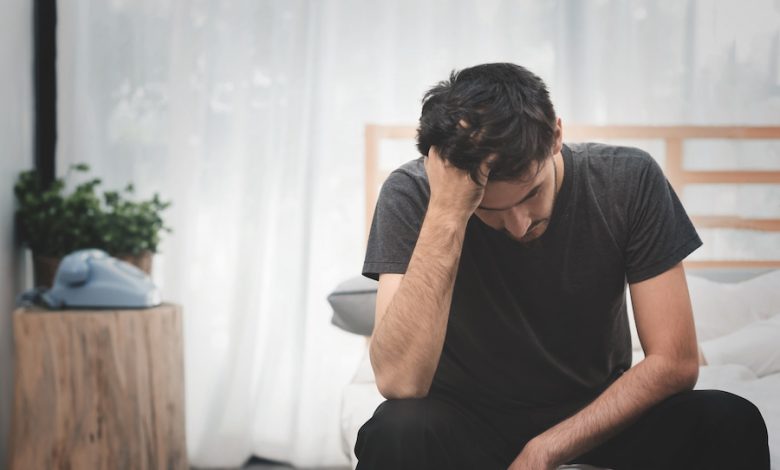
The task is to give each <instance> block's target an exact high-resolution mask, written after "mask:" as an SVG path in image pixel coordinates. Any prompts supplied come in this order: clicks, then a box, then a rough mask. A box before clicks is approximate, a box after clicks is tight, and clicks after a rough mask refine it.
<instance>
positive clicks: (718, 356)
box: [701, 306, 780, 377]
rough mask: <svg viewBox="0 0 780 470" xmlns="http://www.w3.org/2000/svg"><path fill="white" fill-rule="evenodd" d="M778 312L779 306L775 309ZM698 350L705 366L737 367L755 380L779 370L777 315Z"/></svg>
mask: <svg viewBox="0 0 780 470" xmlns="http://www.w3.org/2000/svg"><path fill="white" fill-rule="evenodd" d="M777 311H778V312H780V306H778V307H777ZM701 350H702V353H704V359H705V360H706V361H707V365H713V366H718V365H725V364H739V365H743V366H745V367H747V368H749V369H750V370H752V371H753V372H754V373H755V374H756V375H757V376H758V377H763V376H765V375H769V374H772V373H775V372H778V371H780V313H778V314H777V315H775V316H773V317H771V318H769V319H767V320H760V321H757V322H753V323H750V324H748V325H745V326H743V327H742V328H740V329H738V330H737V331H734V332H731V333H729V334H727V335H725V336H721V337H718V338H715V339H711V340H709V341H702V343H701Z"/></svg>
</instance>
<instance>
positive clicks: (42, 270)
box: [33, 251, 154, 287]
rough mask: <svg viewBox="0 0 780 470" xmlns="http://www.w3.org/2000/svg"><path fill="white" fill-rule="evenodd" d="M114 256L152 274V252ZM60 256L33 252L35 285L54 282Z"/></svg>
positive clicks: (60, 259)
mask: <svg viewBox="0 0 780 470" xmlns="http://www.w3.org/2000/svg"><path fill="white" fill-rule="evenodd" d="M111 256H113V257H114V258H117V259H121V260H122V261H127V262H128V263H130V264H132V265H133V266H135V267H137V268H138V269H140V270H141V271H143V272H145V273H146V274H148V275H149V276H151V275H152V257H153V256H154V253H152V252H151V251H144V252H142V253H141V254H139V255H111ZM60 261H62V257H59V258H55V257H52V256H40V255H36V254H34V253H33V281H34V283H35V286H36V287H38V286H46V287H51V286H52V285H53V284H54V276H55V275H56V274H57V268H58V267H59V266H60Z"/></svg>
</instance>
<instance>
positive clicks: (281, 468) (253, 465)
mask: <svg viewBox="0 0 780 470" xmlns="http://www.w3.org/2000/svg"><path fill="white" fill-rule="evenodd" d="M190 470H352V467H349V466H345V467H293V466H290V465H286V464H283V463H278V462H272V461H267V460H263V459H258V458H256V457H253V458H252V459H250V460H249V461H248V462H247V463H245V464H244V465H243V466H241V467H234V468H225V467H222V468H218V469H217V468H213V469H212V468H208V467H190Z"/></svg>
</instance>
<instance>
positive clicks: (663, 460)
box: [570, 390, 769, 470]
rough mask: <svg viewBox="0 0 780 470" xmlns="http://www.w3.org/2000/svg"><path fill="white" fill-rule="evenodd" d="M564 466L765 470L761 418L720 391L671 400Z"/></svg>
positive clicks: (765, 440) (752, 408)
mask: <svg viewBox="0 0 780 470" xmlns="http://www.w3.org/2000/svg"><path fill="white" fill-rule="evenodd" d="M570 463H584V464H590V465H596V466H601V467H608V468H611V469H613V470H623V469H632V470H634V469H670V470H671V469H681V470H682V469H684V470H695V469H707V470H716V469H737V468H740V469H741V468H745V469H748V468H749V469H751V470H752V469H755V470H769V445H768V438H767V430H766V424H765V423H764V419H763V417H762V416H761V412H760V411H759V410H758V408H756V406H755V405H753V404H752V403H751V402H749V401H748V400H746V399H744V398H742V397H740V396H737V395H734V394H732V393H728V392H723V391H720V390H692V391H686V392H682V393H678V394H676V395H672V396H671V397H669V398H667V399H666V400H664V401H662V402H661V403H658V404H657V405H656V406H654V407H653V408H651V409H649V410H648V411H647V412H646V413H645V414H644V415H643V416H642V417H641V418H639V420H637V421H636V422H635V423H633V424H632V425H631V426H629V427H628V428H626V429H625V430H623V431H622V432H621V433H620V434H618V435H617V436H615V437H614V438H612V439H611V440H609V441H607V442H605V443H604V444H602V445H601V446H599V447H596V448H595V449H593V450H592V451H590V452H588V453H586V454H584V455H582V456H580V457H578V458H576V459H574V460H573V461H572V462H570Z"/></svg>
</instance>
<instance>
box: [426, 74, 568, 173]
mask: <svg viewBox="0 0 780 470" xmlns="http://www.w3.org/2000/svg"><path fill="white" fill-rule="evenodd" d="M556 137H557V136H556V116H555V109H554V108H553V105H552V102H551V101H550V96H549V94H548V92H547V87H546V86H545V84H544V82H542V80H541V79H540V78H539V77H537V76H536V75H534V74H533V73H531V72H530V71H528V70H526V69H525V68H523V67H521V66H519V65H515V64H509V63H497V64H483V65H477V66H474V67H470V68H467V69H463V70H461V71H459V72H458V71H453V72H452V74H451V75H450V79H449V80H445V81H443V82H440V83H438V84H437V85H436V86H434V87H433V88H431V89H430V90H428V92H427V93H426V94H425V97H424V98H423V106H422V114H421V116H420V127H419V128H418V129H417V148H418V149H419V151H420V153H422V154H423V155H428V150H429V149H430V147H431V146H436V149H437V150H438V152H439V155H440V156H441V157H442V158H443V159H445V160H448V161H449V162H451V163H452V164H453V165H454V166H456V167H458V168H461V169H463V170H466V171H468V172H469V173H471V174H472V175H474V176H475V177H474V181H477V178H476V175H477V172H478V171H479V164H480V162H481V161H482V160H484V159H485V158H486V157H487V156H488V155H492V154H495V156H496V158H495V160H494V161H493V163H492V164H491V165H490V168H491V171H490V181H507V180H515V179H517V178H518V177H520V176H524V175H526V174H527V173H528V172H529V169H530V168H531V167H532V163H533V162H542V161H543V160H545V159H546V158H547V157H549V156H551V155H552V154H553V153H555V152H553V150H554V148H553V147H554V145H555V141H556Z"/></svg>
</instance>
